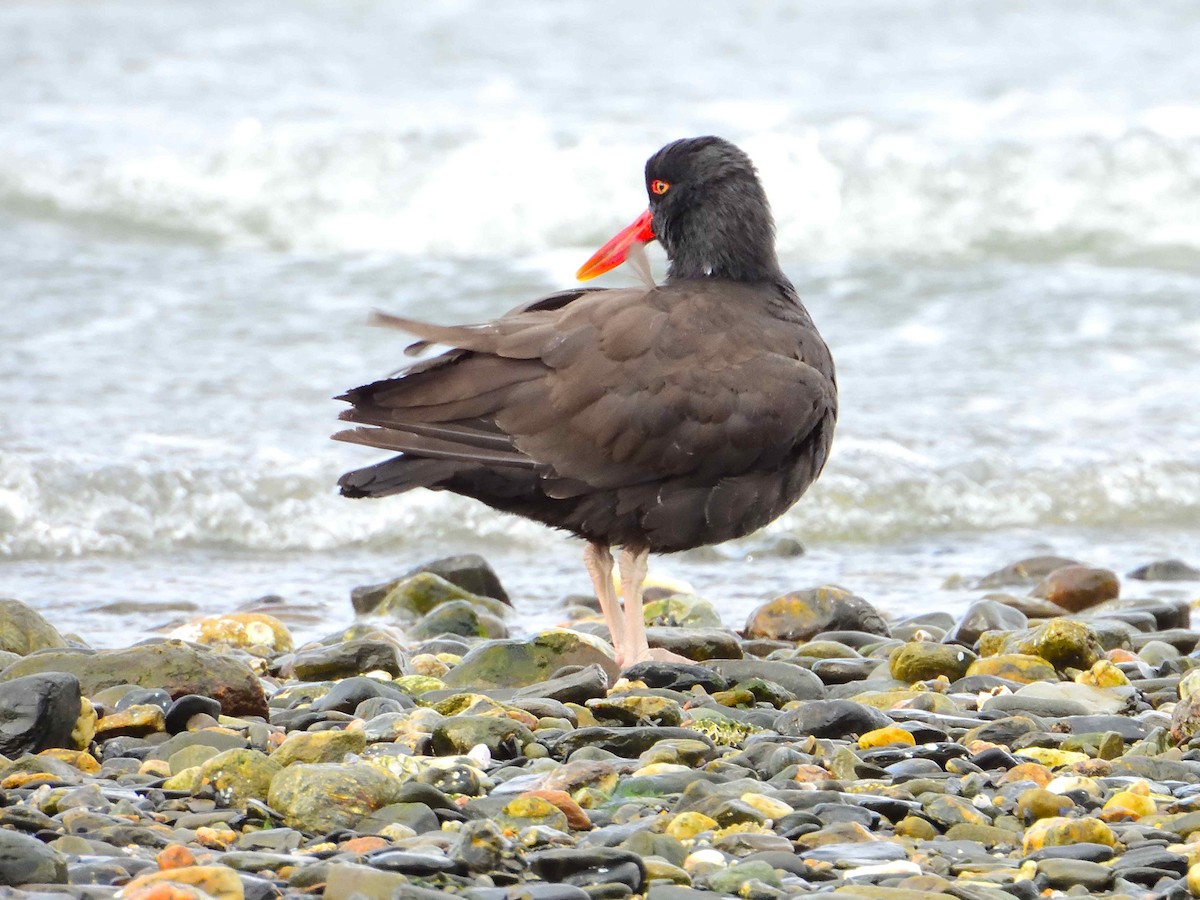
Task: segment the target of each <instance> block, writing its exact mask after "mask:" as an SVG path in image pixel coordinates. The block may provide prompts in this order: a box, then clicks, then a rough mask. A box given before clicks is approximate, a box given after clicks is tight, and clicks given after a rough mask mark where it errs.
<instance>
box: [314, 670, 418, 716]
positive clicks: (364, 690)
mask: <svg viewBox="0 0 1200 900" xmlns="http://www.w3.org/2000/svg"><path fill="white" fill-rule="evenodd" d="M374 697H386V698H388V699H389V700H395V701H396V702H397V703H399V704H400V705H401V706H402V707H403V708H404V709H412V708H413V707H414V706H416V705H417V704H416V703H415V702H413V699H412V697H410V696H408V694H406V693H404V692H403V691H402V690H400V689H399V688H397V687H394V686H392V685H390V684H387V683H385V682H382V681H379V680H377V679H375V678H367V677H366V676H365V675H359V676H356V677H354V678H345V679H343V680H342V681H339V682H338V683H337V684H335V685H334V686H333V687H332V688H331V689H330V691H329V693H328V694H326V695H325V696H324V697H321V698H320V699H319V700H316V701H314V702H313V704H312V706H311V707H310V708H311V709H314V710H317V711H318V712H328V711H330V710H335V711H337V712H344V713H352V712H354V710H355V709H357V708H358V705H359V704H360V703H362V702H363V701H364V700H370V699H372V698H374Z"/></svg>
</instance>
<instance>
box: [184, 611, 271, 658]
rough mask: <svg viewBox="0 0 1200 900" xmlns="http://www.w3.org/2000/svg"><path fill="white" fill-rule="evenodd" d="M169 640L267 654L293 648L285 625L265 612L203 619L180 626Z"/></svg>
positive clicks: (227, 614)
mask: <svg viewBox="0 0 1200 900" xmlns="http://www.w3.org/2000/svg"><path fill="white" fill-rule="evenodd" d="M168 637H171V638H176V639H178V640H181V641H191V642H192V643H194V644H204V645H205V646H211V647H240V648H243V649H247V650H261V651H263V652H265V653H267V654H270V655H274V654H277V653H288V652H289V651H291V649H292V635H291V632H289V631H288V629H287V626H286V625H284V624H283V623H282V622H280V621H279V620H278V619H277V618H275V617H274V616H269V615H267V614H266V613H223V614H221V615H217V616H205V617H204V618H202V619H194V620H192V621H191V622H187V623H185V624H183V625H180V626H179V627H177V628H175V629H173V630H172V631H171V633H170V634H169V635H168Z"/></svg>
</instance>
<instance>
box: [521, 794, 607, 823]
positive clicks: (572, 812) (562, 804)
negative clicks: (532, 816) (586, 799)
mask: <svg viewBox="0 0 1200 900" xmlns="http://www.w3.org/2000/svg"><path fill="white" fill-rule="evenodd" d="M521 797H537V798H539V799H541V800H545V801H546V802H547V803H550V804H552V805H554V806H556V807H558V809H559V810H560V811H561V812H562V814H563V815H564V816H566V817H567V827H568V828H570V829H571V830H572V831H587V830H588V829H590V828H591V827H592V820H591V819H590V818H588V814H587V813H586V812H585V811H584V809H583V807H582V806H580V805H579V804H578V803H576V802H575V800H574V799H572V797H571V795H570V794H568V793H567V792H566V791H556V790H545V789H542V790H536V791H526V792H525V793H523V794H521ZM517 799H520V797H518V798H517Z"/></svg>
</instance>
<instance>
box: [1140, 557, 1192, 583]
mask: <svg viewBox="0 0 1200 900" xmlns="http://www.w3.org/2000/svg"><path fill="white" fill-rule="evenodd" d="M1125 577H1126V578H1134V579H1136V580H1138V581H1200V569H1197V568H1195V567H1194V566H1189V565H1188V564H1187V563H1185V562H1184V561H1183V560H1181V559H1159V560H1155V561H1154V562H1152V563H1146V565H1144V566H1138V567H1137V568H1136V569H1134V570H1133V571H1132V572H1130V573H1129V574H1128V575H1126V576H1125Z"/></svg>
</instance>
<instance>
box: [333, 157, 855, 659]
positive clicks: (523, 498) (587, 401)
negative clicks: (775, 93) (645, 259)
mask: <svg viewBox="0 0 1200 900" xmlns="http://www.w3.org/2000/svg"><path fill="white" fill-rule="evenodd" d="M646 190H647V193H648V195H649V197H650V208H649V209H648V210H647V211H646V212H644V213H643V214H642V215H641V216H640V217H639V218H638V219H637V220H636V221H635V222H634V223H633V224H632V225H630V226H629V227H628V228H626V229H624V230H623V231H621V232H620V233H619V234H618V235H617V236H616V237H614V238H613V239H612V240H611V241H609V242H608V243H607V244H606V245H605V246H604V247H603V248H601V249H600V250H599V251H598V252H597V253H596V254H595V256H593V257H592V258H591V259H590V260H588V262H587V263H586V264H584V266H583V268H581V269H580V270H579V275H578V277H579V278H580V280H584V279H587V278H592V277H594V276H596V275H599V274H600V273H602V272H606V271H608V270H609V269H612V268H615V267H616V266H618V265H620V264H621V263H622V262H625V261H626V258H627V256H628V255H629V253H630V251H631V249H633V248H635V247H636V249H637V250H639V251H640V248H641V244H643V243H645V242H648V241H651V240H658V241H659V242H660V243H662V245H663V247H665V248H666V252H667V257H668V259H669V261H670V268H669V269H668V273H667V279H666V283H665V284H663V285H661V286H649V287H634V288H615V289H603V288H577V289H574V290H567V291H561V292H559V293H555V294H550V295H549V296H546V297H542V298H541V299H539V300H534V301H533V302H531V303H527V304H525V305H523V306H520V307H518V308H517V309H514V310H513V311H512V312H510V313H508V314H507V315H505V316H503V317H501V318H499V319H496V320H495V321H492V322H486V323H484V324H481V325H458V326H444V325H429V324H426V323H424V322H417V321H413V320H410V319H402V318H399V317H395V316H382V315H379V316H377V317H376V318H377V321H380V322H382V323H383V324H389V325H393V326H396V327H399V328H402V329H403V330H405V331H407V332H409V333H410V334H412V335H415V336H416V337H418V338H420V341H419V342H418V343H417V344H415V345H414V347H425V346H427V345H428V344H432V343H437V344H443V345H447V346H449V347H450V348H452V349H450V350H449V351H447V352H444V353H442V354H441V355H439V356H435V357H433V358H430V359H428V360H424V361H421V362H418V363H417V364H416V365H413V366H412V367H410V368H408V369H406V370H405V371H403V372H402V373H400V374H398V375H396V376H395V377H391V378H386V379H384V380H382V381H376V382H375V383H373V384H368V385H364V386H363V387H358V388H354V389H353V390H351V391H349V392H347V393H346V394H344V395H342V396H341V397H339V398H338V399H340V400H346V401H348V402H349V403H351V404H352V408H351V409H347V410H345V411H343V412H342V414H341V418H342V419H344V420H347V421H350V422H354V423H357V424H358V425H360V426H363V427H358V428H354V429H351V430H348V431H342V432H339V433H338V434H336V435H334V437H335V438H336V439H338V440H344V441H351V442H353V443H358V444H366V445H367V446H370V447H379V448H383V449H386V450H392V451H397V452H398V453H399V454H400V455H399V456H395V457H392V458H391V459H388V460H386V461H384V462H381V463H378V464H376V465H373V466H370V467H368V468H364V469H358V470H356V471H353V472H349V473H347V474H345V475H343V476H342V478H341V479H340V480H339V482H338V483H339V485H340V486H341V490H342V494H344V495H345V496H347V497H385V496H388V495H389V494H398V493H402V492H404V491H408V490H412V489H413V488H428V489H430V490H435V491H453V492H454V493H456V494H463V495H465V496H467V497H474V498H475V499H476V500H479V501H482V502H483V503H486V504H487V505H488V506H491V507H492V508H494V509H498V510H502V511H504V512H510V513H516V514H517V515H520V516H525V517H526V518H529V519H534V520H536V521H538V522H542V523H544V524H546V525H550V526H552V527H554V528H561V529H564V530H566V531H569V532H571V533H572V534H574V535H576V536H578V537H580V538H582V539H583V540H585V541H587V542H588V545H587V549H586V551H585V554H584V559H585V562H586V564H587V569H588V573H589V575H590V576H591V579H592V583H593V585H594V586H595V590H596V595H597V598H598V599H599V601H600V606H601V609H602V610H603V612H604V619H605V622H606V623H607V624H608V628H609V631H610V632H611V634H612V641H613V646H614V647H615V649H616V651H617V660H618V662H620V663H621V664H623V665H630V664H633V663H635V662H640V661H643V660H646V659H663V658H667V657H668V656H669V654H665V653H663V652H661V651H658V650H653V651H652V650H650V648H649V647H648V646H647V643H646V632H645V627H644V625H643V613H642V582H643V580H644V578H645V575H646V559H647V554H649V553H650V552H657V553H671V552H674V551H677V550H688V549H691V548H693V547H699V546H701V545H704V544H716V543H719V542H721V541H727V540H730V539H731V538H736V537H741V536H743V535H746V534H749V533H750V532H752V531H755V530H756V529H758V528H761V527H762V526H764V525H766V524H767V523H768V522H770V521H772V520H773V519H775V518H776V517H777V516H779V515H780V514H781V513H783V512H784V511H785V510H787V509H788V508H789V507H790V506H791V505H792V504H793V503H795V502H796V500H797V499H799V497H800V495H801V494H803V493H804V491H805V489H806V488H807V487H808V486H809V485H810V484H812V482H813V480H814V479H816V477H817V475H818V474H819V473H820V472H821V468H822V467H823V466H824V465H825V460H826V458H827V457H828V455H829V447H830V442H831V440H832V438H833V428H834V422H835V420H836V418H837V384H836V380H835V377H834V366H833V360H832V358H831V357H830V354H829V349H828V348H827V347H826V346H825V342H824V341H823V340H822V339H821V336H820V334H818V333H817V329H816V327H815V326H814V325H813V322H812V319H811V318H810V317H809V315H808V312H807V311H806V310H805V308H804V306H803V304H801V302H800V298H799V297H798V296H797V294H796V290H795V288H793V287H792V284H791V282H789V281H788V279H787V278H786V277H785V276H784V274H783V272H782V271H781V270H780V268H779V262H778V260H777V259H776V256H775V234H774V228H775V226H774V222H773V221H772V219H771V212H770V208H769V206H768V204H767V198H766V195H765V194H764V193H763V189H762V186H761V184H760V183H759V181H758V176H757V174H756V172H755V170H754V166H753V164H752V163H751V162H750V159H749V158H748V157H747V156H746V154H745V153H743V152H742V151H741V150H739V149H738V148H737V147H735V146H734V145H733V144H730V143H729V142H728V141H724V140H722V139H720V138H716V137H700V138H691V139H685V140H680V141H675V142H674V143H671V144H668V145H667V146H665V147H663V148H662V149H661V150H659V151H658V152H657V153H655V154H654V155H653V156H652V157H650V159H649V161H647V163H646ZM635 255H636V254H635ZM612 547H620V548H621V556H620V576H621V593H622V596H623V597H624V601H625V608H624V611H622V609H621V606H620V603H619V602H618V599H617V597H616V592H615V589H614V586H613V581H612V567H613V557H612V553H611V549H610V548H612ZM671 656H673V655H671Z"/></svg>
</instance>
